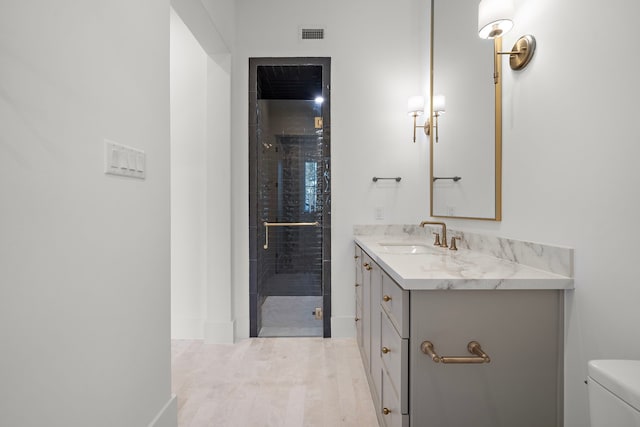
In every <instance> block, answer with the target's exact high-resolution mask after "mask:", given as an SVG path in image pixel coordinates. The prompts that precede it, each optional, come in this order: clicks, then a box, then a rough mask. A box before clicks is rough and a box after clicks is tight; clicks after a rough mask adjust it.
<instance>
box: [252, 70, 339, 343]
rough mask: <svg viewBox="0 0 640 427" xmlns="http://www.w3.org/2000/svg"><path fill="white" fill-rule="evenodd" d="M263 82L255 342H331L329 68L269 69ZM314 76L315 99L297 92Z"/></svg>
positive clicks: (258, 160)
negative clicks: (327, 318)
mask: <svg viewBox="0 0 640 427" xmlns="http://www.w3.org/2000/svg"><path fill="white" fill-rule="evenodd" d="M309 67H312V68H311V69H309ZM257 76H258V78H257V88H258V90H257V96H256V104H255V106H256V126H255V134H256V138H255V142H256V153H255V167H256V175H255V176H256V194H255V205H254V206H255V208H256V214H255V219H256V223H257V224H256V233H255V236H256V239H257V242H256V264H255V267H256V272H255V279H256V287H255V289H256V295H255V297H256V304H255V310H256V312H255V322H252V324H255V331H253V330H252V336H325V335H326V334H325V332H326V331H325V330H324V329H325V328H324V326H325V322H324V314H325V311H326V304H327V302H329V303H330V293H327V292H325V291H326V289H325V284H326V283H327V280H328V279H329V278H328V277H326V274H325V273H326V272H325V271H324V270H325V262H324V261H325V260H326V259H327V258H328V256H329V251H328V242H325V238H326V236H327V235H328V230H325V225H326V224H325V223H326V222H327V214H328V211H327V210H326V207H325V204H326V202H327V201H328V200H329V161H328V145H327V141H326V139H325V135H324V133H325V132H324V131H325V128H324V117H325V111H324V109H325V105H326V104H325V102H324V98H323V97H322V94H323V91H322V67H320V66H312V65H311V66H310V65H295V66H272V65H265V66H258V67H257ZM295 76H302V77H298V78H295ZM314 76H315V79H316V80H317V81H316V83H314V84H315V86H316V87H317V89H316V93H315V95H314V96H311V95H309V94H312V93H313V92H312V90H306V92H303V91H301V90H300V89H299V88H296V85H297V86H302V84H301V81H305V83H306V84H308V82H307V80H313V78H314ZM305 79H306V80H305ZM276 80H278V81H276ZM285 80H288V81H289V85H293V86H294V87H293V88H289V89H287V87H288V86H287V83H286V82H285ZM299 98H305V99H299ZM306 98H311V99H306ZM252 309H253V308H252ZM252 314H253V313H252ZM252 320H254V319H252ZM254 333H255V335H254Z"/></svg>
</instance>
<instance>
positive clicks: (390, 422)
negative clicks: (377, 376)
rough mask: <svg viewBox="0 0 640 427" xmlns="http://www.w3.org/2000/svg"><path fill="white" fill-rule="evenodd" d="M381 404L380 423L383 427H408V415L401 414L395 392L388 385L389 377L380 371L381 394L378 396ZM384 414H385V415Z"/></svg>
mask: <svg viewBox="0 0 640 427" xmlns="http://www.w3.org/2000/svg"><path fill="white" fill-rule="evenodd" d="M380 400H381V402H382V408H381V409H380V411H381V412H382V421H383V422H384V425H385V427H408V426H409V415H406V414H403V413H402V410H401V408H400V403H399V399H398V396H397V395H396V392H395V391H394V390H393V387H391V385H390V384H389V376H388V375H387V373H386V372H385V371H384V370H383V371H382V392H381V396H380ZM385 412H386V413H385Z"/></svg>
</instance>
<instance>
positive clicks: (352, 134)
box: [231, 0, 428, 337]
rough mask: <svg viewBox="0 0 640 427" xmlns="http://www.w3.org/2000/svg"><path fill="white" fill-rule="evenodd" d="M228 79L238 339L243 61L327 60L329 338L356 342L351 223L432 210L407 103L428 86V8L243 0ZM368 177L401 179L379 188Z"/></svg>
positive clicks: (244, 320) (244, 301)
mask: <svg viewBox="0 0 640 427" xmlns="http://www.w3.org/2000/svg"><path fill="white" fill-rule="evenodd" d="M236 16H237V21H236V22H237V31H236V40H235V50H234V62H233V76H234V81H233V82H232V85H233V87H232V94H233V96H232V141H233V142H232V148H231V149H232V152H231V154H232V171H233V172H232V194H233V199H232V209H233V211H232V212H233V215H232V227H233V228H232V233H233V239H232V250H233V252H232V257H233V271H232V273H233V276H232V277H233V283H234V313H235V318H236V322H237V323H236V336H237V337H246V336H248V333H249V264H248V259H249V250H248V245H249V242H248V239H249V235H248V216H249V212H248V193H247V192H248V188H249V184H248V158H249V156H248V129H247V117H248V58H249V57H265V56H328V57H331V59H332V64H331V68H332V69H331V73H332V87H331V89H332V90H331V119H332V123H331V157H332V165H331V166H332V177H331V178H332V211H331V215H332V269H333V270H332V275H331V280H332V306H333V307H332V333H333V336H353V335H354V326H353V325H354V320H353V318H354V304H355V302H354V292H353V239H352V226H353V224H362V223H374V222H376V221H375V220H374V209H375V207H377V206H380V207H383V208H384V211H385V218H384V220H383V221H379V222H385V223H386V222H391V223H405V222H406V223H417V222H418V221H419V220H420V219H424V217H426V215H427V213H428V206H427V200H428V194H427V191H428V188H427V176H428V171H427V164H428V163H427V147H426V145H425V144H424V141H422V142H421V143H416V144H413V143H412V142H411V137H412V130H411V120H410V118H409V116H408V115H407V113H406V108H407V98H408V97H409V96H410V95H414V94H416V93H420V92H421V91H423V90H424V88H425V85H426V81H427V71H426V70H427V68H426V65H425V64H426V58H427V38H426V32H427V31H426V28H427V27H426V25H427V5H426V4H425V2H424V1H422V0H400V1H396V2H387V1H381V0H377V1H374V2H371V1H364V0H354V1H349V2H344V1H340V0H328V1H324V2H321V3H318V2H313V1H309V0H273V1H269V2H264V1H259V0H240V1H238V2H237V9H236ZM314 25H320V26H325V27H326V39H325V40H324V41H306V42H302V41H299V40H298V27H299V26H311V27H313V26H314ZM373 176H402V181H401V183H399V184H396V183H395V181H391V182H386V181H380V182H379V183H378V184H374V183H372V181H371V178H372V177H373Z"/></svg>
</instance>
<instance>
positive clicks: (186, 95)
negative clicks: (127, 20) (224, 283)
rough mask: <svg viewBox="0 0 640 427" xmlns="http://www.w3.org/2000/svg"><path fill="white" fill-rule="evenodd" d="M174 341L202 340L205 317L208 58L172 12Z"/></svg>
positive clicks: (172, 282) (172, 300)
mask: <svg viewBox="0 0 640 427" xmlns="http://www.w3.org/2000/svg"><path fill="white" fill-rule="evenodd" d="M170 34H171V48H170V57H171V60H170V62H171V67H170V69H171V72H170V81H171V336H172V337H173V338H184V339H186V338H193V339H202V338H203V333H204V319H205V316H206V299H205V286H206V285H205V282H206V275H207V270H206V264H205V262H206V235H205V232H204V230H205V229H206V228H205V227H206V217H205V213H206V212H205V208H206V186H207V170H206V156H205V152H206V143H207V140H206V108H207V55H206V54H205V53H204V51H203V50H202V48H201V47H200V45H199V44H198V42H197V41H196V39H195V38H194V36H193V34H191V32H190V31H189V29H188V28H187V26H186V25H185V24H184V23H183V22H182V20H181V19H180V18H179V17H178V15H177V14H176V13H175V12H174V11H173V9H172V11H171V31H170Z"/></svg>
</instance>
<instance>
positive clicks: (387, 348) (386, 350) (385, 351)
mask: <svg viewBox="0 0 640 427" xmlns="http://www.w3.org/2000/svg"><path fill="white" fill-rule="evenodd" d="M390 351H391V350H389V347H382V352H383V353H384V354H387V353H389V352H390Z"/></svg>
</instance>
